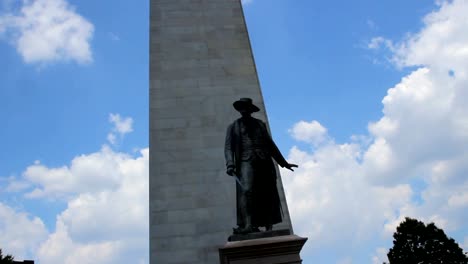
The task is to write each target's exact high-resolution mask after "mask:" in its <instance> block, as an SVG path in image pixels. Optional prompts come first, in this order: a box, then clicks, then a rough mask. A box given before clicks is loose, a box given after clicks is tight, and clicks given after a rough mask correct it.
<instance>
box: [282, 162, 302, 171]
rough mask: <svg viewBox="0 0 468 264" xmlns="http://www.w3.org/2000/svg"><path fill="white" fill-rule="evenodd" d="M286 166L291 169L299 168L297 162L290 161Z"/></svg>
mask: <svg viewBox="0 0 468 264" xmlns="http://www.w3.org/2000/svg"><path fill="white" fill-rule="evenodd" d="M284 167H285V168H286V169H288V170H290V171H294V170H293V168H299V166H297V165H296V164H291V163H288V164H287V165H285V166H284Z"/></svg>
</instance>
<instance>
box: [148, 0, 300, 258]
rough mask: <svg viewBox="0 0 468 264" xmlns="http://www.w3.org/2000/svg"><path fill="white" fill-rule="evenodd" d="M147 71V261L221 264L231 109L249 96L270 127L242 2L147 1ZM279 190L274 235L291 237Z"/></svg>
mask: <svg viewBox="0 0 468 264" xmlns="http://www.w3.org/2000/svg"><path fill="white" fill-rule="evenodd" d="M149 74H150V99H149V100H150V102H149V105H150V175H149V177H150V181H149V183H150V184H149V188H150V190H149V192H150V197H149V199H150V200H149V204H150V263H151V264H156V263H158V264H165V263H191V264H197V263H200V264H201V263H219V255H218V248H219V247H221V246H223V245H224V244H225V243H226V239H227V237H228V236H229V235H230V234H232V228H233V227H235V222H236V211H235V207H236V206H235V181H234V180H233V179H232V178H231V177H229V176H227V175H226V168H225V161H224V155H223V152H224V140H225V135H226V128H227V126H228V125H229V124H230V123H231V122H232V121H233V120H235V119H236V118H237V117H238V113H236V111H235V110H234V109H233V107H232V103H233V102H234V101H235V100H238V99H239V98H240V97H250V98H252V99H253V100H254V102H255V104H257V105H258V106H260V108H261V109H262V111H261V112H259V113H257V114H255V117H256V118H259V119H262V120H263V121H265V122H267V121H268V120H267V118H266V113H265V111H263V109H265V106H264V103H263V98H262V94H261V90H260V85H259V81H258V77H257V72H256V68H255V63H254V59H253V55H252V50H251V46H250V41H249V36H248V32H247V28H246V24H245V20H244V15H243V10H242V6H241V3H240V0H151V2H150V71H149ZM267 124H268V122H267ZM277 185H278V189H279V194H280V200H281V203H282V208H283V213H284V219H283V222H282V223H281V224H278V225H276V226H275V229H289V230H291V233H292V226H291V221H290V218H289V212H288V207H287V204H286V201H285V198H284V191H283V187H282V183H281V178H280V177H279V179H278V184H277Z"/></svg>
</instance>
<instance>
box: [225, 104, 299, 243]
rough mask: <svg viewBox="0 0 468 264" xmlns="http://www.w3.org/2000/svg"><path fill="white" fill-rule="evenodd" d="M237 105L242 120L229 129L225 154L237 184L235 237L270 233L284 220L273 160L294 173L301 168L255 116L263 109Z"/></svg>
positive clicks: (227, 165)
mask: <svg viewBox="0 0 468 264" xmlns="http://www.w3.org/2000/svg"><path fill="white" fill-rule="evenodd" d="M233 105H234V108H235V109H236V110H237V111H239V112H240V114H241V115H242V117H241V118H239V119H237V120H236V121H234V123H232V124H231V125H230V126H229V127H228V129H227V133H226V142H225V149H224V154H225V158H226V167H227V171H226V173H227V174H229V175H231V176H233V177H235V178H236V181H237V184H236V194H237V195H236V196H237V197H236V202H237V225H238V227H237V228H234V234H248V233H253V232H259V231H260V230H259V227H265V230H266V231H270V230H272V228H273V225H274V224H277V223H280V222H281V221H282V212H281V203H280V199H279V195H278V189H277V187H276V177H277V175H276V167H275V165H274V163H273V160H272V158H273V159H275V161H276V162H277V163H278V164H279V165H280V166H281V167H284V168H287V169H289V170H291V171H293V168H297V167H298V166H297V165H295V164H290V163H288V162H287V161H286V160H285V159H284V157H283V155H281V152H280V151H279V149H278V147H277V146H276V145H275V143H274V142H273V140H272V138H271V136H270V134H269V133H268V131H267V128H266V125H265V123H263V122H262V121H261V120H258V119H256V118H253V117H252V116H251V114H252V113H254V112H258V111H259V110H260V109H259V108H258V107H257V106H255V105H254V104H253V103H252V99H250V98H241V99H240V100H238V101H236V102H234V104H233Z"/></svg>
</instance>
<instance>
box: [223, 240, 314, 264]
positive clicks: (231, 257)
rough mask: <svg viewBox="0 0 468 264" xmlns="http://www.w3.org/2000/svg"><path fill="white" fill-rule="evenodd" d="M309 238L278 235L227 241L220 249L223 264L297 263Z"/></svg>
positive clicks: (299, 261)
mask: <svg viewBox="0 0 468 264" xmlns="http://www.w3.org/2000/svg"><path fill="white" fill-rule="evenodd" d="M306 241H307V238H303V237H299V236H296V235H288V236H276V237H268V238H259V239H251V240H242V241H235V242H227V243H226V245H225V246H224V247H222V248H220V249H219V258H220V263H221V264H293V263H294V264H295V263H302V259H301V257H300V256H299V253H300V252H301V249H302V246H304V244H305V242H306Z"/></svg>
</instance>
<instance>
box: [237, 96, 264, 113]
mask: <svg viewBox="0 0 468 264" xmlns="http://www.w3.org/2000/svg"><path fill="white" fill-rule="evenodd" d="M232 105H233V106H234V108H235V109H236V110H237V111H239V112H240V111H242V110H247V111H249V112H251V113H254V112H258V111H260V108H258V107H257V106H256V105H254V104H253V103H252V99H250V98H241V99H239V100H237V101H235V102H234V103H233V104H232Z"/></svg>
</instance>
